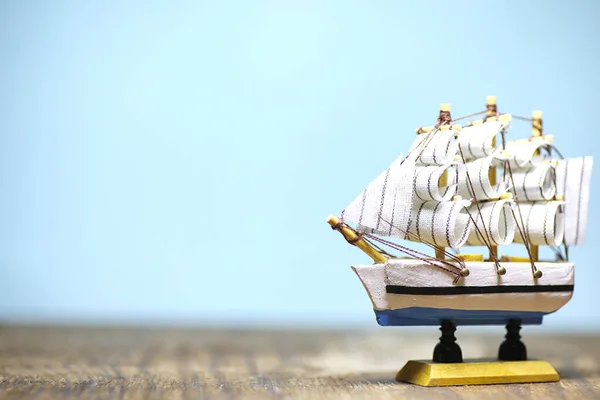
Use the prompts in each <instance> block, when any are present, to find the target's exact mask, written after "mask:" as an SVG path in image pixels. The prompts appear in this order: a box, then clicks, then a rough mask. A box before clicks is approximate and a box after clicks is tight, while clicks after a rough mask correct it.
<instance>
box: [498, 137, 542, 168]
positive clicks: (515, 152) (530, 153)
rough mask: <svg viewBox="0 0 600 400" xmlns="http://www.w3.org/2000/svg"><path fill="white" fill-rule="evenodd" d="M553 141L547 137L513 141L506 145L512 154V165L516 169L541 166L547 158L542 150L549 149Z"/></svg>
mask: <svg viewBox="0 0 600 400" xmlns="http://www.w3.org/2000/svg"><path fill="white" fill-rule="evenodd" d="M551 143H552V141H551V140H550V139H549V138H546V137H545V136H540V137H537V138H534V139H520V140H513V141H509V142H507V143H506V151H508V153H510V154H512V158H511V160H510V165H511V167H512V168H513V169H515V168H530V167H535V166H538V165H540V164H541V163H543V162H544V160H545V159H546V157H545V156H544V155H542V154H540V153H541V151H540V150H541V149H542V148H548V147H549V146H550V144H551Z"/></svg>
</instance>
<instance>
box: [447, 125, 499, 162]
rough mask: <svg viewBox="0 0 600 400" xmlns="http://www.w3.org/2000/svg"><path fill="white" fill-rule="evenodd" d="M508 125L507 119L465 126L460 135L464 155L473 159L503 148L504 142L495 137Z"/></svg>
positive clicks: (486, 155)
mask: <svg viewBox="0 0 600 400" xmlns="http://www.w3.org/2000/svg"><path fill="white" fill-rule="evenodd" d="M508 125H509V122H507V121H489V122H484V123H481V124H477V125H470V126H466V127H464V128H463V129H462V131H461V132H460V136H459V146H460V151H461V153H462V155H463V156H464V157H465V159H467V160H472V159H476V158H483V157H488V156H492V155H494V154H496V153H497V152H498V151H500V150H501V149H502V148H501V144H502V142H501V141H500V140H496V141H494V138H495V137H496V136H497V135H498V134H499V133H500V132H502V130H503V129H505V128H506V127H508Z"/></svg>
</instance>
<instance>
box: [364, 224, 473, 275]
mask: <svg viewBox="0 0 600 400" xmlns="http://www.w3.org/2000/svg"><path fill="white" fill-rule="evenodd" d="M363 237H367V238H369V239H371V240H375V241H377V242H380V243H383V244H385V245H386V246H389V247H391V248H393V249H394V250H398V251H400V252H403V253H405V254H408V255H409V256H412V257H414V258H416V259H418V260H420V261H423V262H425V263H427V264H429V265H431V266H434V267H437V268H440V269H443V270H444V271H446V272H448V273H450V274H452V275H454V276H455V281H456V280H458V279H459V278H460V277H461V276H462V275H461V274H460V272H456V271H452V270H450V269H448V268H446V267H444V266H442V265H439V264H436V263H435V262H433V261H431V260H428V259H427V258H425V257H428V256H427V255H426V254H423V253H421V252H419V251H417V250H413V249H410V248H408V247H405V246H402V245H400V244H398V243H394V242H390V241H388V240H385V239H382V238H380V237H378V236H375V235H371V234H368V233H364V234H363ZM411 253H412V254H411ZM415 254H419V255H421V257H419V256H416V255H415ZM435 261H438V262H440V263H442V264H443V265H448V266H451V267H453V268H458V267H457V266H456V265H452V264H450V263H448V262H446V261H441V260H438V259H435Z"/></svg>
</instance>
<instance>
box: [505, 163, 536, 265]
mask: <svg viewBox="0 0 600 400" xmlns="http://www.w3.org/2000/svg"><path fill="white" fill-rule="evenodd" d="M505 164H506V166H508V175H509V176H510V181H511V184H512V187H515V181H514V179H513V173H512V168H511V166H510V161H506V163H505ZM514 197H515V203H516V205H517V211H518V212H519V217H520V219H521V225H522V226H523V229H521V227H520V226H519V223H518V222H517V223H516V225H517V228H519V234H521V237H522V238H523V243H524V244H525V248H526V249H527V254H528V255H529V261H530V262H531V272H532V273H533V274H535V273H536V271H537V267H536V266H535V262H534V261H533V255H532V253H531V247H530V242H529V232H527V229H526V228H525V222H524V221H523V213H522V212H521V206H520V205H519V198H518V196H517V191H516V190H515V193H514ZM512 214H513V217H514V218H515V221H516V219H517V216H516V215H515V210H514V209H513V210H512Z"/></svg>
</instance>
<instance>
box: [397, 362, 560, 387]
mask: <svg viewBox="0 0 600 400" xmlns="http://www.w3.org/2000/svg"><path fill="white" fill-rule="evenodd" d="M396 380H397V381H399V382H409V383H414V384H416V385H420V386H458V385H493V384H502V383H540V382H558V381H559V380H560V377H559V376H558V373H557V372H556V370H555V369H554V368H553V367H552V366H551V365H550V364H549V363H547V362H546V361H536V360H531V361H529V360H528V361H490V362H470V363H469V362H465V363H457V364H439V363H434V362H432V361H424V360H419V361H412V360H411V361H409V362H407V363H406V365H405V366H404V367H403V368H402V369H401V370H400V372H398V374H397V375H396Z"/></svg>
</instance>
